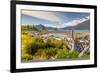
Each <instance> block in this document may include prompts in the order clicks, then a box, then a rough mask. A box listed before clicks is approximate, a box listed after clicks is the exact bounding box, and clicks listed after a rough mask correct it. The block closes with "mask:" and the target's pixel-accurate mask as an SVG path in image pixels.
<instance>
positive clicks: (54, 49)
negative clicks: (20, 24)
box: [21, 27, 89, 62]
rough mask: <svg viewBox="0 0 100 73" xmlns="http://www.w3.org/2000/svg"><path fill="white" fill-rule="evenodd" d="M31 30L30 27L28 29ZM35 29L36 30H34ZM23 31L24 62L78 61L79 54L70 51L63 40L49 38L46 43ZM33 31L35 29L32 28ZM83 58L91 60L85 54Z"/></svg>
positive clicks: (38, 37)
mask: <svg viewBox="0 0 100 73" xmlns="http://www.w3.org/2000/svg"><path fill="white" fill-rule="evenodd" d="M28 28H29V27H28ZM34 29H35V28H34ZM23 30H24V31H22V36H21V38H22V62H27V61H32V60H56V59H77V58H78V55H79V52H77V51H73V52H70V50H69V49H68V48H66V47H64V46H66V45H65V44H66V42H64V41H63V40H56V39H54V38H49V39H47V41H45V40H44V39H43V38H41V37H40V36H35V35H33V36H31V35H29V34H28V32H27V31H25V28H23ZM32 30H33V28H32ZM82 58H89V54H84V55H83V56H82Z"/></svg>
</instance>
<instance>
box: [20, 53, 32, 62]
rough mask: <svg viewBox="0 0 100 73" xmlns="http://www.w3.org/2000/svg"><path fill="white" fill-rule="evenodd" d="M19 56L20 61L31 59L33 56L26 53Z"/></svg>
mask: <svg viewBox="0 0 100 73" xmlns="http://www.w3.org/2000/svg"><path fill="white" fill-rule="evenodd" d="M21 58H22V62H27V61H29V60H32V59H33V57H32V56H31V55H28V54H24V55H22V57H21Z"/></svg>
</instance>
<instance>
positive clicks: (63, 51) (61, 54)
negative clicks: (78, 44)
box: [56, 49, 69, 59]
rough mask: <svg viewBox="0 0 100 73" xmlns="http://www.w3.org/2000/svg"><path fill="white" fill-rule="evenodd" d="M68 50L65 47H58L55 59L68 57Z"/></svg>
mask: <svg viewBox="0 0 100 73" xmlns="http://www.w3.org/2000/svg"><path fill="white" fill-rule="evenodd" d="M68 52H69V51H68V50H67V49H59V50H58V51H57V54H56V58H57V59H63V58H68V57H69V56H68Z"/></svg>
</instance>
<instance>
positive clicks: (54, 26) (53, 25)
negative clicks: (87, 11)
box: [44, 16, 90, 28]
mask: <svg viewBox="0 0 100 73" xmlns="http://www.w3.org/2000/svg"><path fill="white" fill-rule="evenodd" d="M89 19H90V17H89V16H87V17H85V18H81V19H77V20H72V21H70V22H67V23H64V24H44V26H46V27H53V28H64V27H68V26H76V25H78V24H80V23H82V22H84V21H87V20H89Z"/></svg>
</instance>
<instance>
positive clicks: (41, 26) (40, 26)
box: [35, 24, 47, 30]
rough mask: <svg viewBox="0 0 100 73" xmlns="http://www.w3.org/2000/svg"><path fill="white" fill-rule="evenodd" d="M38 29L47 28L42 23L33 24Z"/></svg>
mask: <svg viewBox="0 0 100 73" xmlns="http://www.w3.org/2000/svg"><path fill="white" fill-rule="evenodd" d="M35 27H36V28H37V29H38V30H47V28H46V27H45V26H43V25H42V24H40V25H36V26H35Z"/></svg>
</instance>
